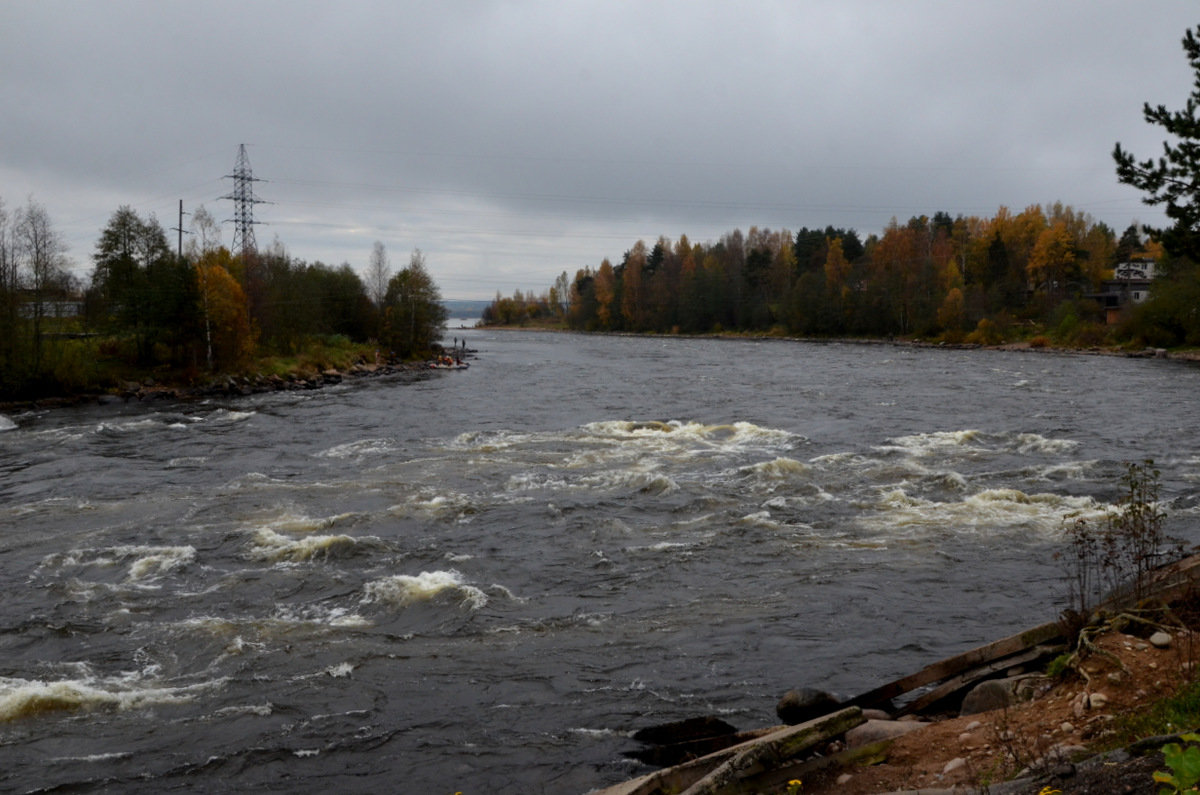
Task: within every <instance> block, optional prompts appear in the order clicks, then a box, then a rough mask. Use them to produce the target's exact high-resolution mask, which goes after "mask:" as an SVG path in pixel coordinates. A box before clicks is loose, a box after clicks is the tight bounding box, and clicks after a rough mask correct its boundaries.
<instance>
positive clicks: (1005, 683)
mask: <svg viewBox="0 0 1200 795" xmlns="http://www.w3.org/2000/svg"><path fill="white" fill-rule="evenodd" d="M1047 681H1048V680H1047V679H1046V677H1044V676H1040V675H1038V674H1026V675H1024V676H1014V677H1012V678H1010V679H988V680H986V681H984V682H980V683H979V684H978V685H976V686H975V687H974V688H973V689H972V690H971V692H969V693H967V696H966V698H964V699H963V703H962V708H961V709H960V710H959V713H958V714H959V715H976V714H978V713H980V712H989V711H991V710H993V709H1003V708H1004V707H1011V706H1012V705H1013V704H1016V703H1017V702H1019V701H1030V700H1032V699H1033V698H1035V697H1036V696H1037V694H1038V693H1039V692H1040V691H1041V690H1042V689H1043V687H1044V686H1045V685H1046V683H1047Z"/></svg>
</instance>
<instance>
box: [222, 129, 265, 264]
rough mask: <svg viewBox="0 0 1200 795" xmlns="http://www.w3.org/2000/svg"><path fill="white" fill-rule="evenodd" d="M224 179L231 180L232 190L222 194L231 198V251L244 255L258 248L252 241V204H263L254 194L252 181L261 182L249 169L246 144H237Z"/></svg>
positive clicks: (223, 197) (224, 197)
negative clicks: (235, 157) (234, 154)
mask: <svg viewBox="0 0 1200 795" xmlns="http://www.w3.org/2000/svg"><path fill="white" fill-rule="evenodd" d="M225 179H232V180H233V192H231V193H229V194H228V195H225V196H222V197H221V198H222V199H232V200H233V218H230V219H227V220H229V221H233V253H234V254H235V255H245V254H248V253H253V252H254V251H256V250H257V249H258V246H257V245H256V244H255V242H254V225H255V224H257V223H259V222H258V221H255V220H254V205H256V204H265V203H266V202H265V201H264V200H263V199H260V198H258V197H257V196H255V195H254V183H255V182H263V180H261V179H258V178H257V177H255V176H254V172H253V171H251V170H250V158H249V157H247V156H246V145H245V144H241V145H239V146H238V157H237V163H236V164H235V165H234V167H233V173H232V174H226V175H225Z"/></svg>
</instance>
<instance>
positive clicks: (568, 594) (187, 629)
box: [0, 330, 1200, 795]
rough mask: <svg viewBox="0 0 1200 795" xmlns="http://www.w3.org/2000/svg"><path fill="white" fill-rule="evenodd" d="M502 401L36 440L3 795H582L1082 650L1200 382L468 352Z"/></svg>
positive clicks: (4, 721) (1194, 420) (1193, 503)
mask: <svg viewBox="0 0 1200 795" xmlns="http://www.w3.org/2000/svg"><path fill="white" fill-rule="evenodd" d="M449 335H450V336H458V337H459V338H460V339H461V338H464V337H465V338H466V340H467V344H468V345H470V346H471V347H472V348H474V349H476V350H477V351H478V358H477V359H474V360H473V361H472V366H471V368H470V369H469V370H466V371H454V372H429V373H419V374H406V375H397V376H393V377H387V378H377V379H361V380H355V381H348V382H346V383H343V384H341V385H338V386H334V387H329V388H326V389H322V390H315V391H308V392H288V393H274V394H266V395H258V396H253V397H246V398H237V399H234V398H230V399H224V400H208V401H203V402H182V403H153V404H136V403H133V404H125V403H121V402H114V403H109V404H106V405H93V406H85V407H78V408H70V409H56V410H49V411H32V412H25V413H15V414H9V415H7V416H0V528H2V532H3V545H2V547H0V576H2V577H3V583H4V591H3V593H4V599H3V602H2V603H0V789H3V790H5V791H15V792H25V791H43V790H48V791H71V792H88V791H100V790H112V791H122V792H147V793H148V792H155V793H158V792H170V791H247V790H259V791H280V792H284V791H286V792H318V791H336V792H362V793H368V792H369V793H376V792H396V793H418V794H419V795H424V794H425V793H431V794H434V795H437V794H439V793H444V794H445V795H451V794H452V793H455V792H462V793H464V795H483V794H484V793H488V794H491V793H582V792H586V791H587V790H589V789H592V788H595V787H600V786H603V785H606V784H610V783H613V782H616V781H620V780H622V779H625V778H628V777H631V776H634V775H638V774H640V773H643V772H646V771H647V768H645V767H643V766H641V765H640V764H639V763H637V762H636V761H634V760H632V759H630V758H628V757H627V756H626V755H625V753H626V752H628V751H631V750H634V749H635V748H636V747H637V746H636V743H634V742H633V741H632V740H631V739H630V737H629V735H630V734H631V733H632V732H633V731H634V730H636V729H638V728H641V727H644V726H647V725H651V724H656V723H663V722H667V721H671V720H678V719H682V718H686V717H692V716H696V715H703V714H717V715H720V716H722V717H723V718H724V719H725V720H727V721H728V722H730V723H733V724H734V725H735V726H738V727H739V728H754V727H759V726H763V725H769V724H771V723H773V722H774V721H775V718H774V706H775V703H776V701H777V700H778V698H779V696H780V695H782V694H783V692H785V691H786V690H787V689H789V688H792V687H796V686H808V687H816V688H821V689H825V690H829V691H831V692H834V693H836V694H839V695H842V696H850V695H854V694H856V693H858V692H862V691H865V690H868V689H870V688H872V687H874V686H876V685H878V684H880V683H882V682H883V681H885V680H886V679H891V678H895V677H898V676H902V675H904V674H907V673H910V672H912V671H914V670H916V669H917V668H919V667H921V666H923V665H925V664H927V663H929V662H932V661H934V660H936V659H939V658H941V657H944V656H947V655H949V654H953V653H956V652H958V651H962V650H964V649H967V648H970V647H973V646H976V645H979V644H981V643H984V642H987V641H990V640H994V639H996V638H999V637H1002V636H1004V635H1006V634H1009V633H1011V632H1014V631H1017V630H1019V629H1023V628H1025V627H1027V626H1030V625H1033V624H1036V623H1040V622H1042V621H1045V620H1049V619H1051V618H1053V617H1054V616H1055V615H1056V614H1057V612H1058V610H1059V609H1061V608H1062V607H1064V606H1065V604H1066V602H1065V598H1066V596H1065V576H1064V570H1063V564H1062V562H1061V561H1057V560H1055V558H1054V553H1055V552H1056V551H1057V550H1059V549H1061V548H1062V541H1061V532H1062V527H1063V517H1064V516H1066V515H1068V514H1072V513H1081V514H1083V515H1099V513H1100V512H1101V511H1102V510H1103V509H1104V508H1105V506H1106V505H1108V504H1109V503H1111V502H1113V501H1114V500H1115V499H1116V498H1117V497H1118V495H1119V483H1118V481H1119V478H1120V476H1121V474H1122V472H1123V467H1124V464H1125V463H1126V462H1129V461H1138V460H1141V459H1144V458H1153V459H1154V460H1155V462H1156V464H1157V466H1158V467H1159V468H1160V469H1161V471H1162V498H1163V506H1164V508H1165V509H1166V510H1167V511H1168V516H1169V518H1168V525H1169V528H1168V529H1169V531H1170V532H1172V533H1174V534H1175V535H1178V536H1181V537H1182V538H1183V539H1185V540H1186V541H1188V543H1190V544H1194V543H1196V542H1197V541H1200V533H1197V532H1196V531H1195V529H1194V525H1195V515H1196V513H1197V510H1198V508H1197V506H1198V505H1200V422H1198V420H1200V416H1198V411H1197V399H1196V397H1197V395H1198V394H1200V368H1197V367H1195V366H1192V365H1189V364H1186V363H1180V362H1175V361H1169V360H1168V361H1163V360H1140V359H1124V358H1114V357H1089V356H1069V355H1056V354H1029V353H1019V352H1000V351H947V350H933V349H915V348H908V347H899V346H890V345H846V344H810V343H794V342H781V341H735V340H709V339H660V338H626V337H599V336H581V335H565V334H558V335H556V334H545V333H536V332H529V333H520V332H497V331H486V330H468V331H451V332H449Z"/></svg>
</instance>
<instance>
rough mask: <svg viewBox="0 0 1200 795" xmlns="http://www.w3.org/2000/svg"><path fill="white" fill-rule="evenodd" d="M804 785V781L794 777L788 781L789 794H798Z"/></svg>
mask: <svg viewBox="0 0 1200 795" xmlns="http://www.w3.org/2000/svg"><path fill="white" fill-rule="evenodd" d="M803 787H804V782H802V781H801V780H800V779H798V778H794V779H792V780H791V781H789V782H788V783H787V793H788V795H796V793H798V792H799V791H800V790H801V789H802V788H803Z"/></svg>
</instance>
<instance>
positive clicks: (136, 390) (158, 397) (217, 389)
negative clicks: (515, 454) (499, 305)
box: [0, 351, 473, 414]
mask: <svg viewBox="0 0 1200 795" xmlns="http://www.w3.org/2000/svg"><path fill="white" fill-rule="evenodd" d="M469 353H473V351H472V352H469ZM433 364H434V361H432V360H416V361H398V360H396V361H386V360H384V361H381V362H379V363H373V362H365V361H360V362H356V363H355V364H353V365H350V366H349V367H326V368H323V369H321V370H312V369H300V370H294V371H290V372H287V373H284V374H270V375H267V374H264V373H250V374H237V375H234V374H229V375H222V376H219V377H217V378H213V379H210V380H208V381H205V382H203V383H199V384H178V383H170V382H159V381H157V380H156V379H154V378H146V379H144V380H142V381H126V382H125V383H123V384H122V385H121V386H120V387H119V388H116V389H113V390H110V391H107V392H94V393H81V394H75V395H61V396H53V397H45V398H39V399H34V400H25V401H11V402H0V414H2V413H11V412H17V411H32V410H39V409H48V408H63V407H67V406H79V405H84V404H89V403H109V402H115V401H124V402H126V403H129V402H138V403H150V402H155V401H163V400H168V401H173V400H180V401H186V400H202V399H205V398H214V397H246V396H249V395H256V394H263V393H267V392H289V391H304V390H311V389H321V388H323V387H326V386H331V385H334V384H340V383H342V382H343V381H346V380H357V379H364V378H382V377H385V376H392V375H399V374H402V373H416V372H423V371H426V370H430V369H431V368H432V365H433Z"/></svg>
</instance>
